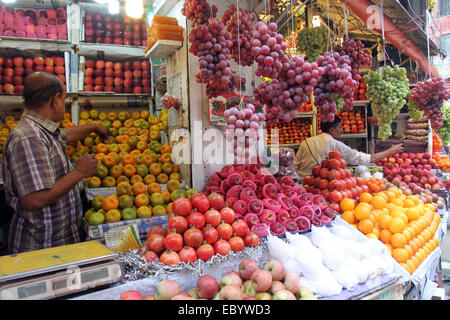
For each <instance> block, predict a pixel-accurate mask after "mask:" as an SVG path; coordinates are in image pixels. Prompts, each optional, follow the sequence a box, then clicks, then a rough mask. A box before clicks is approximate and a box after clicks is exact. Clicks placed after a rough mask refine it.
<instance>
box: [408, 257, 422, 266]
mask: <svg viewBox="0 0 450 320" xmlns="http://www.w3.org/2000/svg"><path fill="white" fill-rule="evenodd" d="M409 260H411V261H412V262H413V263H414V269H417V267H418V266H419V265H420V262H419V259H417V257H416V256H412V257H411V258H409Z"/></svg>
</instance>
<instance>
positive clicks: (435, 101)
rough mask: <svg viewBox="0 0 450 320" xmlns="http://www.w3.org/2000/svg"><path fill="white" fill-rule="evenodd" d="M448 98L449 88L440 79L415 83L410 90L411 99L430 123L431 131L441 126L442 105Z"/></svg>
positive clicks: (449, 96)
mask: <svg viewBox="0 0 450 320" xmlns="http://www.w3.org/2000/svg"><path fill="white" fill-rule="evenodd" d="M449 98H450V87H448V86H447V85H446V84H445V80H444V79H442V78H434V79H429V80H426V81H422V82H419V83H417V84H416V85H415V86H414V88H413V89H412V90H411V99H412V100H413V101H414V102H415V103H416V104H417V107H418V109H419V110H421V111H423V112H424V114H425V115H426V116H428V117H429V119H430V121H431V127H432V128H433V129H439V128H440V127H442V126H443V124H444V123H443V114H442V110H441V108H442V105H443V103H444V101H445V100H448V99H449Z"/></svg>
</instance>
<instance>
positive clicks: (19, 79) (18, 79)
mask: <svg viewBox="0 0 450 320" xmlns="http://www.w3.org/2000/svg"><path fill="white" fill-rule="evenodd" d="M13 83H14V85H20V84H23V77H22V76H14V77H13Z"/></svg>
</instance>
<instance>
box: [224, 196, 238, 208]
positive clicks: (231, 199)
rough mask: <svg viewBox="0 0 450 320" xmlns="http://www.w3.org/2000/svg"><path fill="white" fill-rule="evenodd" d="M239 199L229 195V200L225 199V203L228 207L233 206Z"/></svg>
mask: <svg viewBox="0 0 450 320" xmlns="http://www.w3.org/2000/svg"><path fill="white" fill-rule="evenodd" d="M238 200H239V199H238V198H236V197H227V200H226V201H225V205H226V206H227V207H230V208H233V206H234V203H235V202H236V201H238Z"/></svg>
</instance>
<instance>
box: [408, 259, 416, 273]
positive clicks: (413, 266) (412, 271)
mask: <svg viewBox="0 0 450 320" xmlns="http://www.w3.org/2000/svg"><path fill="white" fill-rule="evenodd" d="M406 265H407V266H408V270H409V273H410V274H413V273H414V271H415V270H416V265H415V264H414V262H412V261H411V259H408V260H407V261H406Z"/></svg>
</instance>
